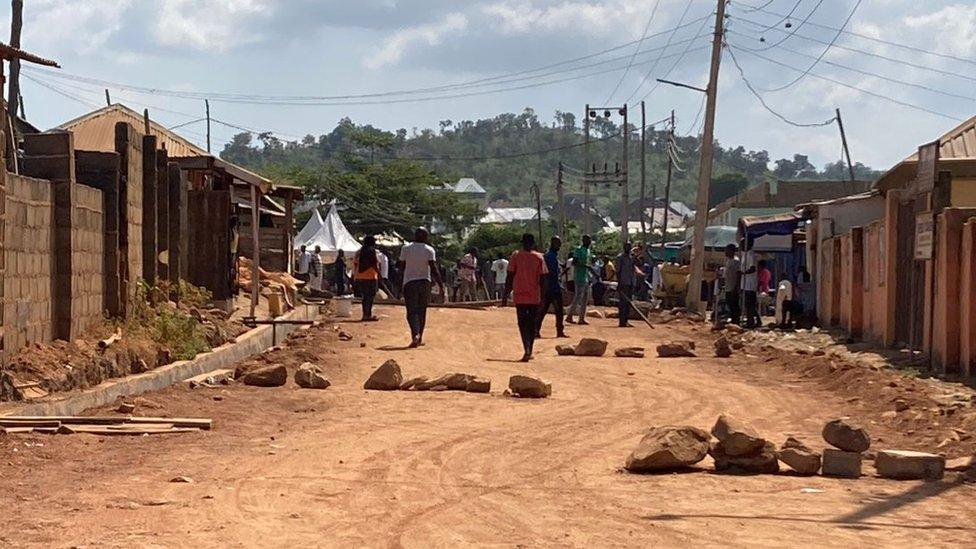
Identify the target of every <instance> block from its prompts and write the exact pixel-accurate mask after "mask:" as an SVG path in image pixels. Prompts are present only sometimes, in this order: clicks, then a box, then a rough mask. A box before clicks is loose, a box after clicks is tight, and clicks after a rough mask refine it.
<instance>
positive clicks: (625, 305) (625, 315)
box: [617, 285, 634, 326]
mask: <svg viewBox="0 0 976 549" xmlns="http://www.w3.org/2000/svg"><path fill="white" fill-rule="evenodd" d="M633 295H634V287H633V286H619V285H618V286H617V319H618V320H617V325H618V326H626V325H627V324H628V323H629V322H630V300H631V298H632V297H633Z"/></svg>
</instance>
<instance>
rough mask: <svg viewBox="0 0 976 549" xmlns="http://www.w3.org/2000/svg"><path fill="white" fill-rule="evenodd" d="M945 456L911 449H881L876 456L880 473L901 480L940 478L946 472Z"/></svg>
mask: <svg viewBox="0 0 976 549" xmlns="http://www.w3.org/2000/svg"><path fill="white" fill-rule="evenodd" d="M945 467H946V459H945V456H940V455H937V454H928V453H925V452H912V451H909V450H880V451H878V455H877V457H875V458H874V468H875V469H876V470H877V471H878V475H880V476H882V477H885V478H893V479H899V480H918V479H925V480H938V479H940V478H942V476H943V475H944V474H945Z"/></svg>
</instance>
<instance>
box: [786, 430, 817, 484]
mask: <svg viewBox="0 0 976 549" xmlns="http://www.w3.org/2000/svg"><path fill="white" fill-rule="evenodd" d="M776 457H778V458H779V460H780V461H782V462H783V463H785V464H787V465H789V466H790V469H793V470H794V471H796V472H797V473H798V474H801V475H816V474H817V471H819V470H820V454H818V453H816V452H814V451H813V450H811V449H810V448H809V447H808V446H807V445H806V444H803V443H802V442H800V441H799V440H797V439H795V438H793V437H789V438H787V439H786V442H784V443H783V445H782V446H780V448H779V452H777V453H776Z"/></svg>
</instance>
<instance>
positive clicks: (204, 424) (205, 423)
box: [0, 415, 213, 430]
mask: <svg viewBox="0 0 976 549" xmlns="http://www.w3.org/2000/svg"><path fill="white" fill-rule="evenodd" d="M0 422H7V423H10V424H12V425H14V426H21V425H29V424H32V423H43V424H44V425H42V426H43V427H52V426H53V427H57V425H51V424H55V423H60V424H61V425H102V426H107V425H133V424H134V425H139V424H142V425H159V424H163V425H165V424H173V425H174V426H175V427H187V428H194V429H203V430H210V428H211V427H212V425H213V420H212V419H209V418H192V417H139V416H121V415H120V416H0ZM2 424H3V423H0V425H2Z"/></svg>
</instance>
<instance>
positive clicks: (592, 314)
mask: <svg viewBox="0 0 976 549" xmlns="http://www.w3.org/2000/svg"><path fill="white" fill-rule="evenodd" d="M586 317H587V318H600V319H603V318H606V317H607V315H606V314H604V313H603V311H601V310H599V309H590V310H588V311H586Z"/></svg>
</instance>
